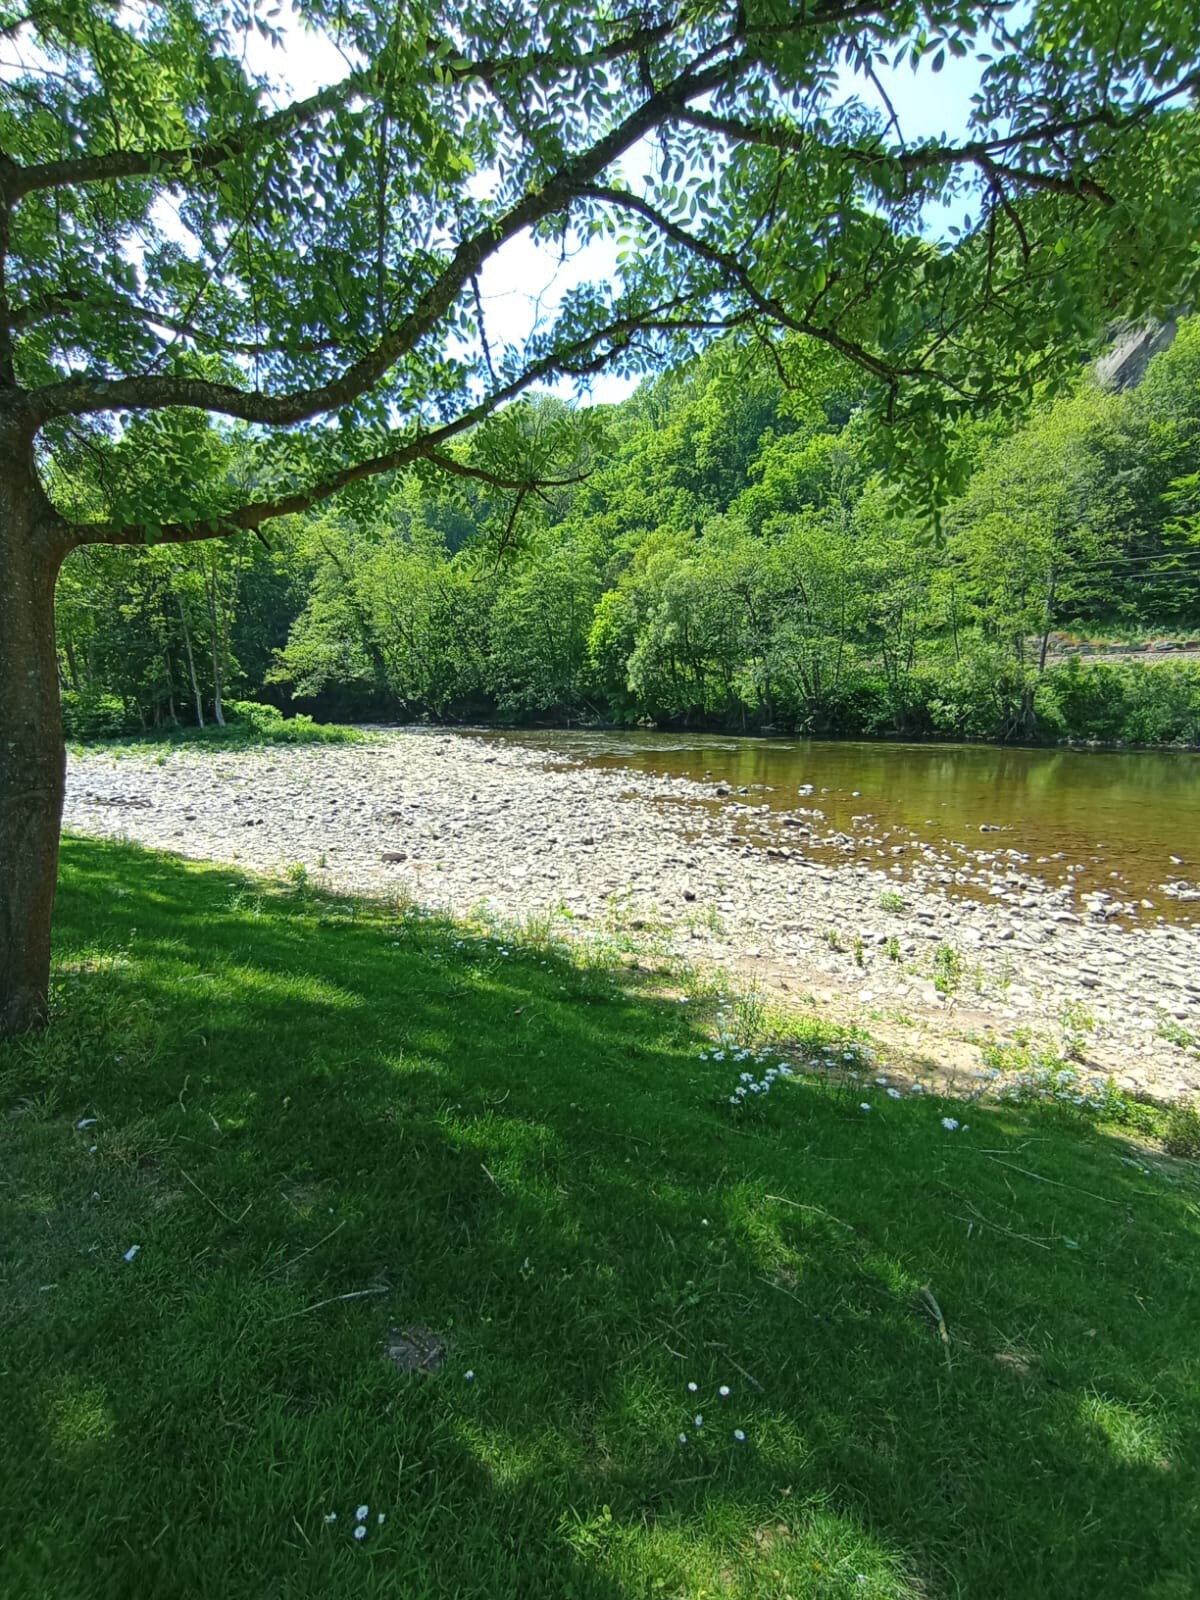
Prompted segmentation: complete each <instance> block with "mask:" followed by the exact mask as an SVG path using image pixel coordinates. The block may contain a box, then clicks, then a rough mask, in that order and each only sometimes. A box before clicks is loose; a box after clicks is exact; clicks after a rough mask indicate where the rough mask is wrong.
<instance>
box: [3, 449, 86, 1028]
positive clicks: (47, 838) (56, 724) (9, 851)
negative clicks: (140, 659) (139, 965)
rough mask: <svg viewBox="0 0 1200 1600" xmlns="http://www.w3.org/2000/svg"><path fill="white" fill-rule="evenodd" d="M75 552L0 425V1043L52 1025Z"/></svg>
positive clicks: (23, 455) (28, 452) (27, 459)
mask: <svg viewBox="0 0 1200 1600" xmlns="http://www.w3.org/2000/svg"><path fill="white" fill-rule="evenodd" d="M68 549H69V542H68V540H67V539H66V537H65V534H64V531H63V528H62V525H61V524H60V522H59V521H58V519H57V517H56V516H55V514H54V512H53V510H52V508H51V507H50V505H49V503H48V502H47V500H46V499H45V496H44V495H43V493H42V490H41V486H40V485H39V483H38V481H37V477H36V474H35V470H34V463H33V453H32V449H31V445H30V442H29V440H28V438H27V437H24V436H22V435H20V434H18V433H16V432H15V431H14V430H11V429H6V428H5V427H4V426H3V420H2V419H0V1039H4V1038H9V1037H12V1036H13V1035H15V1034H18V1033H23V1032H25V1031H26V1030H28V1029H29V1028H33V1027H37V1026H38V1025H39V1024H40V1023H42V1022H44V1021H45V1017H46V1006H47V998H48V990H49V983H50V920H51V915H52V913H53V910H54V890H55V883H56V880H57V876H58V837H59V829H60V827H61V824H62V804H63V793H64V788H65V767H66V761H65V755H64V751H63V739H62V721H61V716H60V712H59V697H58V658H57V652H56V650H55V644H54V584H55V580H56V578H57V577H58V569H59V567H60V566H61V564H62V560H63V557H64V556H65V555H66V553H67V550H68Z"/></svg>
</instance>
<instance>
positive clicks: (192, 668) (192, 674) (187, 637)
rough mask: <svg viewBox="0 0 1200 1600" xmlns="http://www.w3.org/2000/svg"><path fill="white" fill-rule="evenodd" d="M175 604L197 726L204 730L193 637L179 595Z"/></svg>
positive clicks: (202, 705)
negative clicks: (177, 609) (181, 633)
mask: <svg viewBox="0 0 1200 1600" xmlns="http://www.w3.org/2000/svg"><path fill="white" fill-rule="evenodd" d="M175 604H176V605H177V606H178V608H179V622H180V625H181V626H182V628H183V649H184V653H185V655H186V656H187V664H188V677H189V679H190V680H191V685H192V700H193V701H194V703H195V706H196V726H197V727H198V728H202V727H203V726H204V702H203V700H202V699H201V698H200V685H199V683H198V682H197V681H196V661H195V658H194V656H193V655H192V636H191V634H190V633H189V632H188V625H187V617H186V615H185V614H184V609H183V601H182V600H181V599H180V597H179V595H178V593H176V595H175Z"/></svg>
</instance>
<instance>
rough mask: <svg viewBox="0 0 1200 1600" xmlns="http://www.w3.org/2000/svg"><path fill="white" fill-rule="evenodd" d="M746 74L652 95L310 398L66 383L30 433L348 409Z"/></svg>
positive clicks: (725, 70)
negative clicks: (479, 278)
mask: <svg viewBox="0 0 1200 1600" xmlns="http://www.w3.org/2000/svg"><path fill="white" fill-rule="evenodd" d="M743 65H745V58H742V57H733V58H731V59H730V60H728V61H725V62H721V63H719V64H715V65H713V66H711V67H708V68H706V69H705V70H704V71H702V72H695V73H694V72H684V73H681V74H680V75H679V76H678V77H677V78H675V79H674V80H673V81H672V82H671V83H670V84H668V85H666V86H665V87H664V88H663V89H661V90H659V91H658V93H657V94H655V95H652V96H651V97H649V98H648V99H646V100H645V101H643V103H642V104H641V106H639V107H638V108H637V110H635V111H633V112H631V113H630V114H629V115H628V116H627V117H625V118H624V119H623V120H622V121H621V122H619V123H618V124H617V126H616V127H615V128H614V129H612V130H611V132H609V133H608V134H606V135H605V136H604V137H603V138H602V139H599V140H597V141H596V143H595V144H594V145H592V146H591V147H590V148H589V149H587V150H584V151H582V152H581V153H580V154H579V155H577V156H574V157H572V158H571V159H570V160H568V161H566V162H565V163H564V164H563V166H562V167H560V168H559V170H558V172H557V173H555V174H554V175H553V176H552V177H551V178H550V179H549V180H548V182H546V183H545V184H544V185H543V186H542V187H541V188H540V189H537V190H534V191H532V192H531V193H529V194H526V195H525V196H523V198H522V199H521V200H520V201H518V203H517V204H516V205H514V206H512V207H510V209H509V210H508V211H507V212H505V213H504V215H503V216H501V217H499V218H497V219H496V220H495V221H494V222H491V223H488V224H487V225H486V226H485V227H483V228H481V229H480V230H479V231H478V232H477V233H475V234H473V235H472V236H471V237H469V238H467V239H463V240H462V241H461V242H460V243H459V245H458V247H457V249H456V250H455V251H454V254H453V255H452V256H451V258H450V260H449V262H448V263H447V264H446V266H445V267H444V268H443V270H442V271H441V273H439V275H438V277H437V278H436V279H435V280H434V282H433V283H432V284H431V285H430V287H429V288H428V289H427V290H426V291H425V293H424V294H423V295H422V296H421V297H420V298H419V299H418V301H417V303H416V305H415V306H414V307H413V308H412V309H411V310H410V311H409V312H408V314H407V315H406V316H404V317H403V318H401V320H400V322H399V323H397V325H396V327H395V328H394V329H393V330H392V331H391V332H390V333H389V334H387V335H386V336H385V337H384V338H383V339H381V340H379V342H378V343H377V344H376V345H375V346H374V347H373V348H372V349H371V350H369V351H368V352H367V353H366V354H365V355H364V356H362V357H360V358H359V360H357V361H355V362H353V363H352V364H351V365H350V366H348V367H346V368H345V369H344V370H343V371H342V372H341V373H340V374H339V375H338V376H337V377H336V378H332V379H330V380H329V381H328V382H327V383H323V384H319V385H316V386H315V387H312V388H307V389H299V390H293V391H291V392H290V393H284V394H278V395H268V394H263V393H262V392H261V391H256V390H245V389H239V388H236V387H235V386H234V385H232V384H226V383H214V382H209V381H207V380H204V379H199V378H188V377H171V376H158V375H143V376H138V377H128V378H111V379H106V378H88V377H73V378H68V379H66V380H65V381H63V382H61V383H56V384H48V385H46V386H45V387H44V388H42V389H38V390H36V391H34V392H33V393H32V394H30V395H29V396H28V397H27V399H26V402H25V412H26V415H27V417H28V419H29V421H30V423H31V425H32V426H33V428H34V429H35V430H36V429H37V428H40V427H42V426H43V425H44V424H45V423H46V422H48V421H50V420H52V419H53V418H55V417H64V416H85V415H89V414H92V413H95V412H99V411H124V410H139V411H148V410H160V409H163V408H165V407H173V406H187V407H192V408H194V409H196V410H200V411H208V412H212V413H215V414H219V415H222V416H227V417H236V418H238V419H239V420H240V421H243V422H253V423H258V424H260V425H262V426H267V427H272V426H273V427H287V426H290V425H292V424H294V423H297V422H304V421H307V420H308V419H309V418H311V417H315V416H318V415H320V414H322V413H324V412H327V411H333V410H335V409H337V408H338V407H341V406H344V405H348V404H349V403H350V402H352V401H354V400H356V399H358V398H359V396H361V395H363V394H365V393H366V392H367V391H368V390H369V389H371V388H373V387H374V385H375V384H376V383H377V382H378V381H379V380H380V379H381V378H382V377H384V376H385V374H386V373H387V372H388V371H389V370H390V369H391V368H392V367H394V366H395V365H396V363H397V362H398V361H400V360H401V359H402V358H403V357H404V356H405V355H406V354H407V353H408V352H409V351H410V350H411V349H412V348H413V347H414V346H415V345H416V344H417V343H418V342H419V340H421V339H422V338H423V337H424V336H425V335H426V334H427V333H429V332H430V330H431V329H433V328H434V327H435V326H436V325H437V323H438V322H439V321H440V319H441V318H442V317H443V316H444V315H445V313H446V312H447V311H448V310H449V309H450V307H451V306H452V305H453V303H454V301H455V299H456V298H457V296H458V294H459V293H460V292H461V290H462V289H463V287H464V286H465V285H466V284H468V283H469V282H470V280H471V278H472V276H473V275H475V274H477V273H478V272H479V269H480V267H481V266H482V265H483V263H484V262H485V261H487V260H488V258H489V257H491V256H492V255H494V254H495V253H496V251H497V250H499V249H500V248H501V246H502V245H504V244H505V243H507V242H508V240H510V239H512V238H514V237H515V236H516V235H517V234H519V233H521V232H522V231H523V230H524V229H526V228H529V227H532V226H533V225H534V224H535V223H537V222H540V221H542V220H543V219H544V218H546V217H549V216H553V215H554V213H555V212H558V211H563V210H566V209H567V207H568V206H569V204H570V201H571V198H572V196H573V195H574V194H576V193H578V192H579V190H580V187H581V185H585V184H587V183H588V182H589V181H590V180H591V179H592V178H594V177H595V176H596V175H597V174H599V173H601V172H603V171H604V169H605V168H606V167H608V166H610V165H611V164H612V162H613V161H615V160H616V159H617V157H618V156H621V155H623V154H624V153H625V151H626V150H628V149H629V148H630V147H631V146H632V145H634V144H636V143H637V141H638V140H639V139H640V138H641V137H642V135H643V134H645V133H648V132H649V131H650V130H651V129H652V128H653V127H655V126H656V125H657V124H658V123H659V122H660V121H662V120H663V119H664V118H665V117H666V116H667V115H669V114H670V113H673V112H676V111H678V110H679V109H681V108H682V107H683V106H685V105H686V104H687V103H688V102H689V101H690V100H694V99H698V98H700V97H701V96H703V95H705V94H708V93H710V92H711V91H712V90H713V89H715V88H717V87H718V86H720V85H721V84H723V83H725V82H727V81H728V79H729V78H731V77H732V76H734V75H735V74H736V72H737V71H738V70H739V68H741V67H742V66H743Z"/></svg>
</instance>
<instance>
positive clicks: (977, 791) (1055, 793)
mask: <svg viewBox="0 0 1200 1600" xmlns="http://www.w3.org/2000/svg"><path fill="white" fill-rule="evenodd" d="M486 737H489V738H496V739H502V740H505V741H510V740H511V741H512V742H515V743H519V744H521V745H524V746H527V747H529V748H531V749H536V750H551V751H555V752H557V753H560V754H563V755H569V756H572V757H574V758H575V759H577V760H580V761H583V762H585V763H586V764H588V765H589V766H595V767H602V768H610V769H611V768H625V769H632V770H634V771H638V772H648V773H655V774H662V775H669V776H673V777H686V778H692V779H695V780H697V781H700V782H709V783H717V784H721V785H723V786H724V787H725V788H727V789H728V790H730V795H729V797H728V798H727V799H726V800H724V801H723V803H724V804H726V805H729V804H731V803H734V802H738V801H740V802H742V803H749V804H754V805H763V804H766V805H769V806H771V807H772V808H773V809H775V810H787V811H791V810H794V809H795V808H797V807H807V808H816V809H817V810H819V811H820V812H822V813H824V821H823V822H820V824H819V827H820V829H821V831H822V832H823V833H832V832H841V833H844V834H847V835H850V836H851V837H853V838H855V839H856V840H861V841H862V842H861V844H858V845H856V849H855V852H854V857H853V858H854V859H860V860H875V859H878V860H884V859H886V860H888V861H889V862H893V861H894V860H895V858H894V857H893V856H892V854H891V852H892V849H893V847H894V846H895V845H896V844H897V843H900V842H902V843H905V844H906V845H907V844H908V843H910V842H911V843H913V844H927V845H932V846H934V847H936V848H937V849H938V850H939V852H940V853H948V854H949V855H961V856H963V857H964V858H965V857H966V855H967V854H968V853H970V854H971V855H976V854H977V853H979V852H981V851H982V852H992V851H1000V852H1004V851H1017V852H1019V853H1020V856H1021V857H1022V861H1021V870H1022V871H1024V872H1027V873H1030V874H1036V875H1037V876H1039V877H1041V878H1043V879H1045V880H1047V881H1049V882H1051V883H1071V884H1073V885H1074V886H1075V888H1076V889H1078V890H1090V889H1103V890H1104V891H1105V892H1107V893H1109V894H1111V895H1113V896H1114V897H1116V898H1118V899H1121V900H1133V901H1138V902H1140V901H1141V900H1143V899H1146V900H1150V901H1151V902H1153V905H1152V906H1151V907H1149V908H1141V907H1139V916H1140V917H1142V918H1144V919H1145V920H1147V921H1153V920H1154V919H1155V917H1156V916H1159V915H1162V916H1166V917H1168V918H1169V919H1171V920H1173V921H1189V922H1195V921H1200V900H1195V901H1193V900H1188V899H1180V898H1179V897H1178V896H1176V895H1171V894H1168V893H1166V892H1165V890H1164V886H1165V885H1173V884H1181V883H1182V884H1185V885H1187V886H1188V889H1191V890H1194V889H1195V888H1196V887H1197V886H1200V755H1196V754H1190V753H1187V752H1179V753H1175V752H1167V751H1120V752H1112V751H1083V750H1058V749H1053V750H1023V749H1002V748H999V747H997V746H994V745H934V744H893V743H886V744H885V743H866V742H861V743H860V742H852V741H841V740H838V741H834V740H818V739H754V738H733V737H726V736H724V735H714V734H697V735H693V734H657V733H648V732H587V731H580V732H575V731H566V732H564V731H553V732H546V731H540V730H539V731H531V732H519V733H503V734H489V735H487V736H486ZM809 785H811V793H809V792H802V791H807V787H808V786H809ZM743 788H744V789H746V790H748V791H749V792H748V793H746V794H739V793H738V791H739V790H740V789H743ZM984 829H986V831H981V830H984ZM993 829H996V830H999V831H996V832H993V831H991V830H993ZM842 853H843V858H844V855H845V851H844V850H843V852H842ZM1173 857H1174V858H1175V859H1174V860H1173V859H1172V858H1173ZM902 870H903V868H902ZM1185 892H1187V891H1186V890H1185Z"/></svg>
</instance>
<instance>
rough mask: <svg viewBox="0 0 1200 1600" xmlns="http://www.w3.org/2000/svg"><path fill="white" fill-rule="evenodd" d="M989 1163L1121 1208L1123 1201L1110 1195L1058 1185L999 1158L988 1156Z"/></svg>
mask: <svg viewBox="0 0 1200 1600" xmlns="http://www.w3.org/2000/svg"><path fill="white" fill-rule="evenodd" d="M988 1160H989V1161H994V1162H995V1163H996V1165H997V1166H998V1167H1007V1168H1008V1170H1009V1171H1010V1172H1019V1173H1020V1174H1021V1175H1022V1176H1023V1177H1026V1178H1034V1179H1036V1180H1037V1182H1038V1183H1052V1184H1053V1185H1054V1187H1055V1188H1056V1189H1070V1190H1071V1191H1072V1193H1073V1194H1085V1195H1087V1197H1088V1199H1089V1200H1099V1201H1101V1202H1102V1203H1103V1204H1104V1205H1106V1206H1123V1205H1124V1204H1125V1202H1124V1201H1123V1200H1114V1199H1113V1198H1112V1196H1111V1195H1107V1194H1096V1193H1094V1191H1093V1190H1091V1189H1080V1188H1079V1187H1078V1185H1076V1184H1074V1183H1060V1182H1059V1180H1058V1179H1057V1178H1047V1177H1045V1176H1043V1174H1042V1173H1040V1172H1030V1170H1029V1168H1028V1167H1018V1166H1017V1164H1016V1163H1015V1162H1013V1161H1001V1160H1000V1158H999V1156H989V1157H988Z"/></svg>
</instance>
